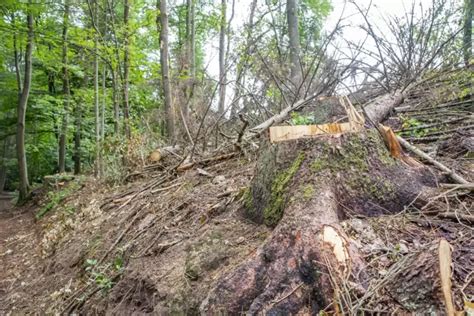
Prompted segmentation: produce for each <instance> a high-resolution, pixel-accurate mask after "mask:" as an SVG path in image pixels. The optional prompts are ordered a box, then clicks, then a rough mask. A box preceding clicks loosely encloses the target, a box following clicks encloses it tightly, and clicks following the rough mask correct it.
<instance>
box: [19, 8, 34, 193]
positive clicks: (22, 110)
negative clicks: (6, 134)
mask: <svg viewBox="0 0 474 316" xmlns="http://www.w3.org/2000/svg"><path fill="white" fill-rule="evenodd" d="M31 5H32V3H31V0H30V1H29V2H28V13H27V17H26V19H27V26H28V39H27V43H26V52H25V76H24V81H23V90H22V92H21V95H20V100H19V102H18V111H17V114H18V121H17V132H16V149H17V156H18V171H19V181H20V184H19V197H18V201H20V202H21V201H24V200H25V199H26V198H27V196H28V189H29V182H28V167H27V163H26V152H25V119H26V108H27V105H28V97H29V95H30V85H31V73H32V63H31V58H32V54H33V39H34V33H33V32H34V29H33V27H34V21H33V12H32V8H31Z"/></svg>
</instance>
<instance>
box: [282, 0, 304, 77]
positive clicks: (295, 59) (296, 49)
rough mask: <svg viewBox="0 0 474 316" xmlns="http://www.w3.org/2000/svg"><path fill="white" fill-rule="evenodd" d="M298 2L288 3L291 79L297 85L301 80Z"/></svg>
mask: <svg viewBox="0 0 474 316" xmlns="http://www.w3.org/2000/svg"><path fill="white" fill-rule="evenodd" d="M296 1H297V0H288V1H286V18H287V22H288V37H289V43H290V67H291V68H290V69H291V73H290V77H291V80H292V81H293V83H294V84H295V85H298V84H299V81H300V80H301V77H302V74H301V65H300V35H299V30H298V7H297V2H296Z"/></svg>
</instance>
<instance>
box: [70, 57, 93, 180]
mask: <svg viewBox="0 0 474 316" xmlns="http://www.w3.org/2000/svg"><path fill="white" fill-rule="evenodd" d="M82 62H83V63H84V62H85V60H84V54H82ZM88 81H89V78H88V77H87V73H86V74H85V76H84V80H83V81H82V87H87V86H88ZM81 101H83V100H79V101H78V102H75V106H74V157H73V158H74V174H80V173H81V128H82V108H81V104H82V102H81Z"/></svg>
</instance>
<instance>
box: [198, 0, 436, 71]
mask: <svg viewBox="0 0 474 316" xmlns="http://www.w3.org/2000/svg"><path fill="white" fill-rule="evenodd" d="M251 1H252V0H235V16H234V19H233V21H232V28H233V29H234V30H236V29H239V28H241V27H242V26H243V24H244V23H246V22H247V21H246V20H247V19H248V15H249V10H250V3H251ZM412 1H413V0H356V3H357V4H358V5H359V6H360V7H361V8H362V9H366V8H367V7H368V6H369V5H370V4H371V3H372V4H371V9H370V19H371V22H372V23H373V24H374V25H377V26H379V27H381V28H382V31H383V27H384V23H377V22H378V21H380V16H381V15H384V16H387V15H392V16H393V15H395V16H403V15H404V14H405V12H406V11H409V10H410V9H411V5H412ZM432 1H433V0H415V3H416V10H417V11H419V10H420V4H421V6H422V7H423V10H426V9H428V8H429V7H430V6H431V5H432ZM231 2H232V1H231V0H228V3H229V4H228V8H227V9H228V14H227V15H228V17H229V15H230V10H231V8H230V6H231ZM346 2H347V1H346V0H332V1H331V3H332V7H333V11H332V12H331V14H330V15H329V17H328V18H327V20H326V22H325V27H324V29H325V30H326V31H328V32H330V31H331V30H332V29H333V28H334V26H335V25H336V23H337V21H338V19H339V17H340V16H341V14H342V12H343V10H344V14H343V17H345V18H346V20H345V21H344V24H345V25H347V24H350V25H352V27H346V28H344V31H343V36H344V37H345V38H347V39H351V40H352V41H356V42H357V41H362V40H363V39H364V38H365V34H364V33H363V32H362V31H361V30H360V29H359V28H358V25H364V24H365V22H364V20H363V18H362V17H361V16H360V14H358V12H357V9H356V8H355V6H354V5H353V4H351V3H346ZM344 4H345V5H344ZM344 7H345V8H344ZM218 45H219V39H218V36H216V37H215V38H214V39H213V40H211V41H209V42H208V43H207V44H206V47H205V51H206V59H205V65H208V73H209V74H210V75H211V76H212V77H213V78H214V79H216V80H218V78H219V62H218Z"/></svg>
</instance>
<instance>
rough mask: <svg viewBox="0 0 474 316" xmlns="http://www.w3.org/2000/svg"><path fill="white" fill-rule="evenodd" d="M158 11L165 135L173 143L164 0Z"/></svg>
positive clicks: (173, 130) (166, 12)
mask: <svg viewBox="0 0 474 316" xmlns="http://www.w3.org/2000/svg"><path fill="white" fill-rule="evenodd" d="M158 9H159V11H160V16H159V21H157V22H159V23H158V28H159V31H160V62H161V79H162V85H163V97H164V101H165V112H166V133H167V136H168V137H169V138H170V140H171V143H174V142H175V137H176V135H175V126H174V124H175V118H174V109H173V104H172V99H171V84H170V78H169V65H168V58H169V56H168V11H167V6H166V0H161V1H160V0H158Z"/></svg>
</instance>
